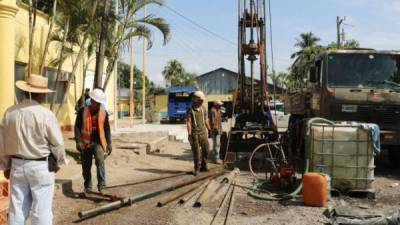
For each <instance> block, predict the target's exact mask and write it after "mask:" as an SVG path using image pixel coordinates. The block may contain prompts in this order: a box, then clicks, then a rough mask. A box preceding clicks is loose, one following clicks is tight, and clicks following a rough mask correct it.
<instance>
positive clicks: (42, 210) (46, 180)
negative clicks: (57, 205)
mask: <svg viewBox="0 0 400 225" xmlns="http://www.w3.org/2000/svg"><path fill="white" fill-rule="evenodd" d="M54 177H55V175H54V172H49V167H48V163H47V161H33V160H22V159H12V166H11V172H10V180H11V185H10V188H11V201H10V209H9V212H8V224H9V225H24V224H25V220H26V219H27V218H28V216H29V211H30V214H31V215H30V217H31V224H32V225H51V224H53V213H52V203H53V194H54V179H55V178H54Z"/></svg>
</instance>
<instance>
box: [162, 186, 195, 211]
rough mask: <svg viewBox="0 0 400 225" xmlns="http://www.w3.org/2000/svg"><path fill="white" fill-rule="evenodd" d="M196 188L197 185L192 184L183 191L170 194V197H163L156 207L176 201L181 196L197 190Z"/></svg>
mask: <svg viewBox="0 0 400 225" xmlns="http://www.w3.org/2000/svg"><path fill="white" fill-rule="evenodd" d="M197 188H198V186H197V184H192V186H190V187H189V188H186V189H183V190H181V191H178V192H176V193H171V194H170V195H167V196H165V197H164V198H162V199H161V200H160V201H159V202H158V203H157V206H158V207H162V206H164V205H166V204H168V203H170V202H172V201H174V200H176V199H178V198H179V197H181V196H184V195H185V194H187V193H189V192H191V191H193V190H195V189H197Z"/></svg>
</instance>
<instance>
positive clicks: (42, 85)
mask: <svg viewBox="0 0 400 225" xmlns="http://www.w3.org/2000/svg"><path fill="white" fill-rule="evenodd" d="M15 86H17V88H19V89H21V90H23V91H26V92H31V93H51V92H54V91H53V90H50V89H48V88H47V86H48V79H47V77H43V76H39V75H36V74H31V75H30V76H29V78H28V80H26V81H24V80H19V81H17V82H15Z"/></svg>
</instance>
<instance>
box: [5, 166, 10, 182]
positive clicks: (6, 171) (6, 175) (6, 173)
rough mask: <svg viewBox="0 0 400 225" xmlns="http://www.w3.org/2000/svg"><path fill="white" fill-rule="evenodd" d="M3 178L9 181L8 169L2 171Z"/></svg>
mask: <svg viewBox="0 0 400 225" xmlns="http://www.w3.org/2000/svg"><path fill="white" fill-rule="evenodd" d="M3 173H4V177H5V178H6V179H7V180H9V179H10V169H6V170H4V172H3Z"/></svg>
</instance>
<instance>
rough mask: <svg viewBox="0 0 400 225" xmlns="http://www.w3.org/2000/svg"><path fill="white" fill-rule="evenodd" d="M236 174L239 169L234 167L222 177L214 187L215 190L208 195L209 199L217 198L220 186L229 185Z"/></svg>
mask: <svg viewBox="0 0 400 225" xmlns="http://www.w3.org/2000/svg"><path fill="white" fill-rule="evenodd" d="M237 174H239V169H238V168H235V169H234V170H232V171H231V172H230V173H229V174H228V175H226V176H224V177H223V178H222V180H221V182H220V183H219V185H218V187H217V188H216V189H215V191H214V192H213V193H211V196H210V197H211V201H214V200H215V199H216V198H217V196H218V194H219V192H220V191H221V190H222V188H223V187H224V186H225V184H229V185H230V184H231V183H232V181H233V180H235V178H236V175H237Z"/></svg>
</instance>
